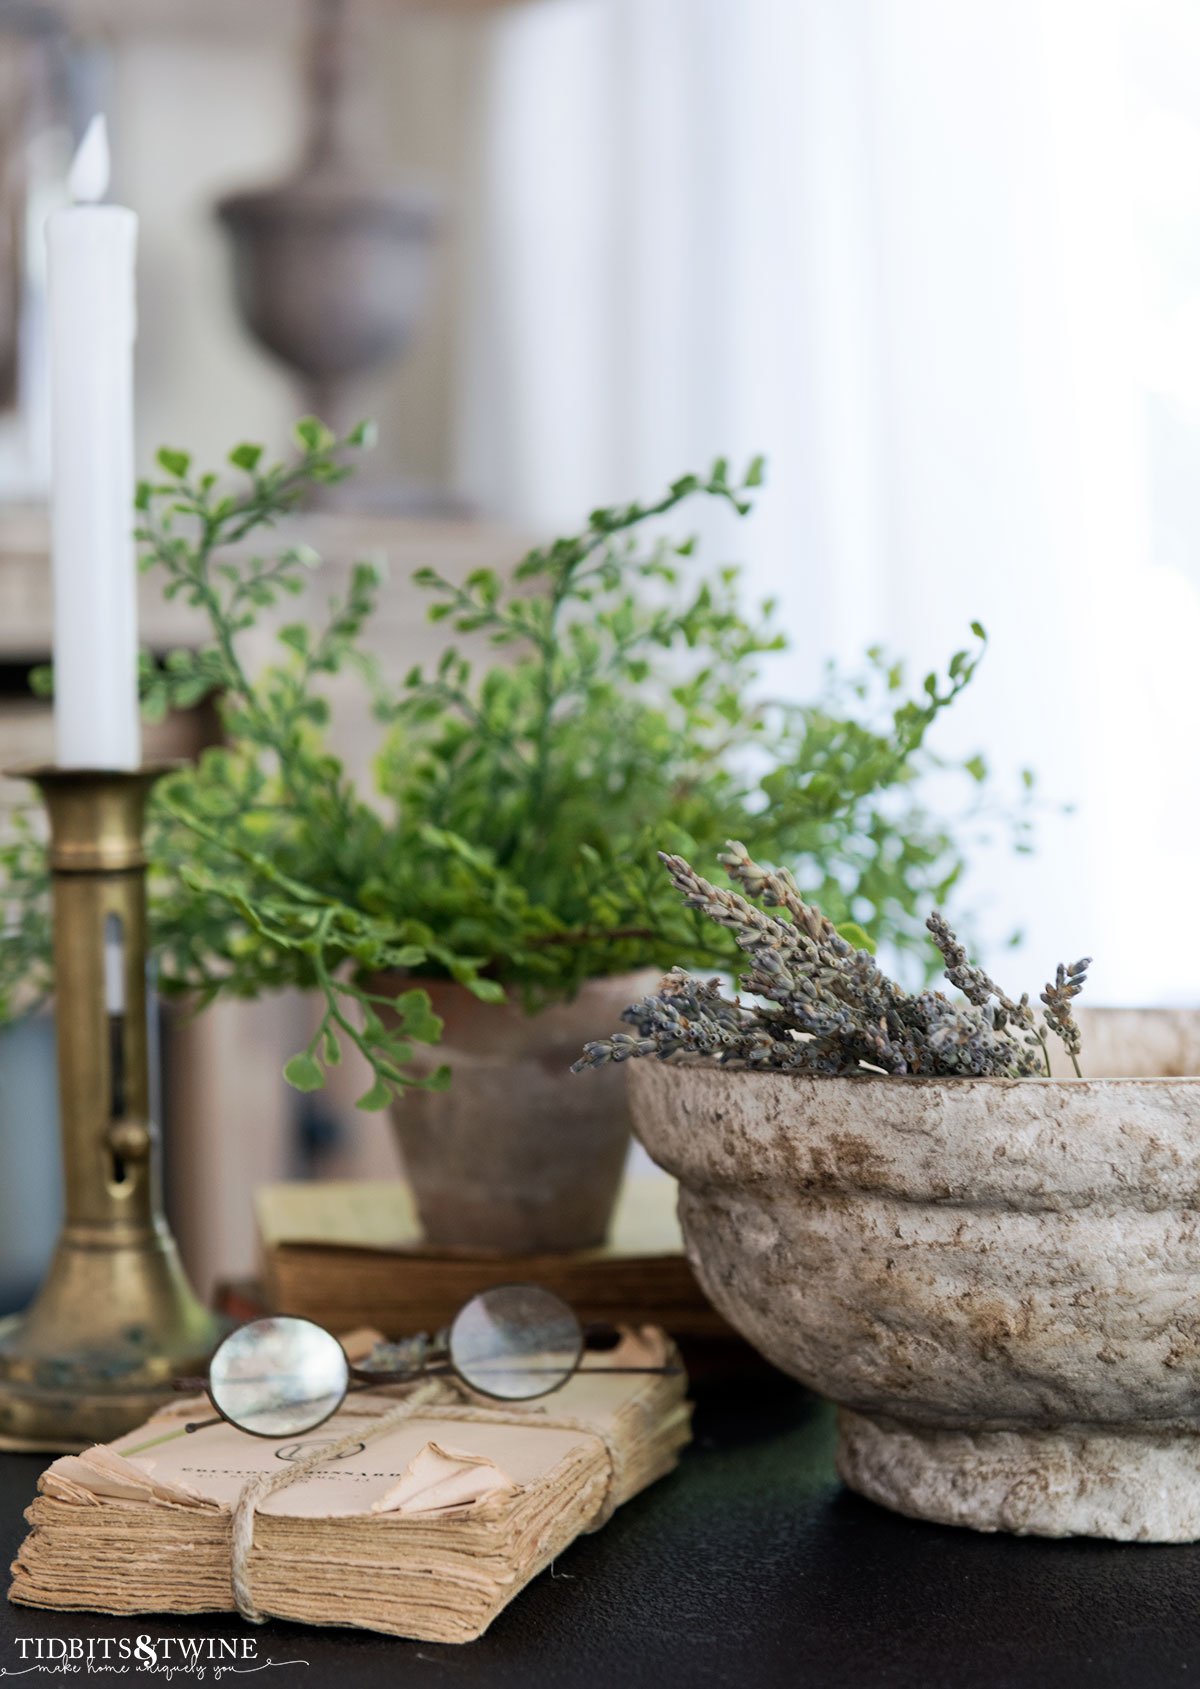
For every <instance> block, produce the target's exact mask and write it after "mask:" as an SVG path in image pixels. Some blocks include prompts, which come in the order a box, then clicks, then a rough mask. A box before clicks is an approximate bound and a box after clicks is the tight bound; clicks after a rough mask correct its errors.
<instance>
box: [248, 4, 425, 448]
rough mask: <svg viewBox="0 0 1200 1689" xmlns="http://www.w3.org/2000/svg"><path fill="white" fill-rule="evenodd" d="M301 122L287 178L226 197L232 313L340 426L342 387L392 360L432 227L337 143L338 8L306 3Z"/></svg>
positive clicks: (420, 294)
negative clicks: (298, 147)
mask: <svg viewBox="0 0 1200 1689" xmlns="http://www.w3.org/2000/svg"><path fill="white" fill-rule="evenodd" d="M311 4H312V30H311V35H310V40H309V46H308V80H309V121H308V135H307V139H306V142H305V146H304V151H303V154H302V156H301V159H300V162H299V164H298V165H297V167H296V169H295V171H294V172H293V173H292V174H291V175H289V176H288V177H286V178H285V179H284V180H283V181H282V182H279V183H277V184H276V185H275V186H273V187H266V188H260V189H252V190H249V191H246V192H238V193H233V194H229V195H227V196H226V197H225V198H223V199H222V200H220V201H219V202H218V206H217V214H218V216H219V217H220V219H221V221H222V222H223V223H224V225H225V227H226V228H227V229H228V231H229V235H230V239H231V241H232V243H233V262H234V285H235V289H236V294H237V301H238V306H239V308H240V310H241V313H242V316H243V317H244V318H245V321H246V322H247V324H248V325H249V327H250V328H251V330H252V331H253V333H254V334H255V335H256V336H257V338H258V339H259V340H260V341H261V342H262V344H263V345H264V346H266V347H267V348H268V349H269V350H270V351H271V352H273V353H274V354H275V355H276V356H277V357H279V358H281V359H282V360H283V362H284V363H286V364H287V365H288V366H289V367H290V368H291V369H292V370H294V371H295V372H296V373H297V375H298V376H299V377H300V379H301V381H302V382H303V384H304V386H305V389H306V400H307V404H308V408H309V409H310V410H311V411H312V413H313V414H314V415H317V416H320V417H321V418H322V419H323V420H324V421H326V422H328V423H329V424H330V425H331V426H332V427H335V428H340V427H344V426H346V425H347V424H348V423H349V422H350V421H351V420H354V419H352V418H351V417H350V416H349V414H348V411H347V402H348V389H349V387H350V385H351V384H352V382H353V381H354V380H355V379H356V378H357V377H359V376H362V375H365V374H367V373H368V372H369V371H371V370H374V369H377V368H378V367H379V366H380V365H382V364H384V363H385V362H387V361H388V360H389V359H391V358H394V357H396V356H397V355H398V354H399V353H400V352H401V351H403V349H404V347H405V346H406V344H407V343H408V341H409V339H410V338H411V336H412V333H413V331H414V329H415V328H416V326H417V324H418V322H419V320H420V317H421V313H422V309H423V305H424V301H425V296H426V293H427V289H428V283H429V272H430V259H431V254H432V248H433V242H434V238H435V234H436V229H437V209H436V200H435V197H434V196H433V195H432V194H431V193H430V191H429V190H428V189H426V188H421V187H417V186H387V185H384V184H382V183H381V182H380V179H379V170H378V169H377V168H372V167H371V165H370V163H369V161H367V160H364V159H363V158H361V157H360V156H359V154H358V150H357V149H356V148H355V147H353V146H352V145H351V144H350V143H349V141H348V140H347V138H346V116H347V112H348V98H347V88H348V83H349V62H348V61H349V53H350V38H349V30H348V23H347V16H346V5H345V0H311Z"/></svg>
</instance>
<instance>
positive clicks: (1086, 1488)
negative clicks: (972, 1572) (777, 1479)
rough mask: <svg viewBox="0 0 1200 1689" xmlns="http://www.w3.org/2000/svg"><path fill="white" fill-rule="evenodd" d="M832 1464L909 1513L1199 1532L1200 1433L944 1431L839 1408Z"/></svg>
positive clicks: (1190, 1537) (1087, 1529) (1009, 1524)
mask: <svg viewBox="0 0 1200 1689" xmlns="http://www.w3.org/2000/svg"><path fill="white" fill-rule="evenodd" d="M837 1464H838V1471H839V1473H840V1474H841V1476H842V1478H843V1479H844V1481H845V1482H846V1483H847V1484H848V1485H849V1486H850V1488H851V1489H853V1490H857V1491H858V1493H859V1494H860V1495H864V1496H867V1497H868V1498H869V1499H870V1500H871V1501H876V1502H879V1503H880V1504H881V1505H882V1506H884V1507H890V1508H893V1509H894V1510H895V1511H896V1512H898V1513H906V1514H908V1515H909V1516H910V1517H912V1518H916V1519H928V1520H931V1521H934V1522H935V1523H938V1524H943V1525H967V1526H970V1528H971V1529H972V1530H976V1531H1013V1532H1016V1533H1018V1534H1020V1535H1030V1536H1048V1537H1066V1536H1092V1537H1109V1538H1112V1539H1113V1540H1115V1541H1119V1542H1194V1541H1197V1540H1200V1435H1198V1434H1189V1433H1188V1432H1186V1431H1148V1430H1143V1429H1136V1430H1130V1431H1129V1432H1122V1431H1119V1430H1116V1429H1114V1428H1105V1429H1103V1430H1078V1431H1066V1430H1064V1431H1053V1430H1048V1431H971V1430H961V1431H951V1430H945V1429H939V1428H936V1427H931V1426H925V1425H914V1424H911V1423H905V1422H903V1421H901V1420H896V1419H888V1418H885V1417H883V1416H881V1415H880V1416H870V1417H869V1416H867V1415H866V1414H861V1413H855V1412H852V1411H850V1410H849V1409H847V1408H842V1409H841V1410H840V1411H839V1414H838V1454H837Z"/></svg>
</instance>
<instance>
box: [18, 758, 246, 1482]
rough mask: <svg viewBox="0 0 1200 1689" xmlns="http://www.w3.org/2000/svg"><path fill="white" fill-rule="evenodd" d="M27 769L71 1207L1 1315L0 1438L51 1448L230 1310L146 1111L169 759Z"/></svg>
mask: <svg viewBox="0 0 1200 1689" xmlns="http://www.w3.org/2000/svg"><path fill="white" fill-rule="evenodd" d="M26 772H27V777H28V778H31V779H33V780H35V781H36V782H37V784H38V786H39V787H40V788H41V791H42V794H43V796H44V798H45V800H46V804H47V807H48V809H49V811H50V835H51V838H50V867H51V875H52V882H53V892H54V969H55V997H56V1002H57V1027H58V1081H59V1102H60V1112H61V1116H62V1149H63V1174H64V1185H65V1193H66V1219H65V1222H64V1224H63V1229H62V1234H61V1236H60V1238H59V1242H58V1247H57V1249H56V1251H55V1254H54V1259H53V1261H52V1262H51V1265H50V1270H49V1273H48V1274H47V1277H46V1282H45V1284H44V1285H43V1286H42V1289H41V1291H40V1292H39V1294H38V1297H37V1299H36V1301H35V1302H34V1304H33V1306H32V1307H31V1308H30V1309H29V1310H28V1311H27V1312H26V1313H24V1314H21V1315H18V1316H16V1317H15V1318H10V1319H7V1320H4V1321H2V1322H0V1447H4V1448H26V1449H38V1450H48V1451H55V1452H58V1451H61V1450H63V1449H78V1448H85V1447H87V1446H88V1445H89V1444H91V1443H97V1442H109V1441H111V1439H112V1438H113V1437H117V1436H120V1435H121V1434H122V1432H125V1431H130V1430H132V1429H133V1428H134V1427H135V1426H137V1425H139V1424H141V1422H142V1421H143V1420H144V1419H146V1418H147V1417H148V1416H149V1414H150V1413H152V1412H153V1411H154V1409H155V1408H156V1407H158V1406H160V1405H161V1404H162V1403H163V1402H164V1401H165V1400H168V1399H169V1398H170V1396H171V1385H172V1380H173V1379H174V1378H176V1377H178V1376H179V1375H180V1374H181V1373H186V1374H194V1373H196V1372H198V1371H201V1370H203V1364H204V1361H205V1360H206V1358H207V1356H208V1355H209V1354H210V1353H211V1351H212V1349H213V1348H214V1347H215V1345H216V1344H217V1342H218V1341H219V1340H220V1337H221V1335H222V1332H223V1330H224V1328H225V1322H223V1321H220V1320H218V1319H217V1318H216V1317H215V1316H214V1315H213V1314H211V1313H209V1312H208V1311H207V1310H206V1309H205V1308H204V1307H203V1306H202V1304H201V1303H200V1301H199V1300H198V1298H197V1297H196V1295H195V1293H194V1292H193V1290H192V1289H191V1286H190V1285H189V1284H188V1282H187V1279H186V1277H185V1276H184V1272H183V1267H182V1266H181V1264H180V1261H179V1255H178V1251H177V1250H176V1247H175V1242H174V1239H173V1238H172V1236H171V1234H170V1232H169V1230H168V1228H167V1223H166V1220H165V1219H164V1218H163V1210H162V1189H161V1178H160V1174H159V1156H158V1131H157V1128H156V1126H155V1125H154V1124H153V1122H152V1120H151V1117H150V1107H149V1102H150V1098H149V1041H148V1027H147V1020H146V899H145V872H146V863H145V855H144V851H143V846H142V819H143V812H144V808H145V802H146V795H147V793H148V792H149V789H150V787H151V785H152V784H153V782H154V781H155V779H157V778H158V777H159V775H160V774H162V773H164V772H166V770H164V769H149V768H148V769H137V770H132V771H129V772H121V771H114V772H109V771H105V770H92V769H57V768H44V769H37V770H33V771H26ZM106 947H107V948H108V949H109V951H110V963H111V953H112V952H113V951H114V949H115V953H116V955H117V958H118V962H117V967H116V977H117V978H118V979H119V981H120V989H119V991H118V993H117V996H118V997H119V1003H118V1004H117V1005H115V1006H114V1003H113V1001H112V1000H111V999H112V995H113V992H112V974H113V969H112V967H111V966H109V967H108V968H107V969H106Z"/></svg>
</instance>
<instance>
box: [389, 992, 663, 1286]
mask: <svg viewBox="0 0 1200 1689" xmlns="http://www.w3.org/2000/svg"><path fill="white" fill-rule="evenodd" d="M657 978H658V975H657V974H654V973H647V974H641V973H634V974H617V975H613V976H612V977H611V978H609V979H595V980H589V981H588V982H587V983H586V984H585V985H584V986H583V987H582V988H581V989H580V991H579V992H578V994H577V995H576V996H575V997H574V998H573V999H572V1000H571V1001H570V1002H569V1003H556V1004H553V1005H552V1006H551V1007H549V1008H546V1009H543V1010H541V1011H540V1012H539V1013H538V1014H534V1015H527V1014H525V1012H524V1011H523V1010H522V1008H521V1007H520V1005H519V1003H517V1002H515V1001H514V1002H508V1003H504V1004H494V1003H481V1002H480V1001H479V999H478V998H477V997H473V996H472V995H471V994H470V992H468V991H467V990H465V989H464V988H463V987H462V986H460V985H455V984H453V983H452V982H450V981H446V980H414V981H409V982H407V983H408V984H414V985H420V986H421V987H422V989H424V990H426V991H428V993H429V995H430V998H431V999H432V1002H433V1008H434V1011H435V1013H437V1014H439V1015H441V1017H442V1019H443V1021H444V1022H445V1029H444V1031H443V1034H442V1041H441V1043H440V1044H439V1045H437V1046H436V1047H434V1048H432V1049H429V1050H425V1049H423V1048H422V1049H419V1050H418V1052H417V1054H418V1056H419V1058H420V1060H421V1061H423V1062H424V1063H425V1065H426V1067H427V1068H428V1069H432V1068H433V1067H436V1066H439V1065H440V1064H441V1063H442V1062H445V1063H447V1064H448V1065H449V1067H450V1069H451V1072H452V1074H453V1080H452V1083H451V1085H450V1089H449V1090H448V1091H440V1092H435V1091H407V1092H405V1094H404V1096H403V1097H402V1098H401V1099H400V1100H399V1101H398V1102H397V1103H396V1104H395V1105H394V1106H393V1109H392V1119H393V1122H394V1124H395V1128H396V1134H397V1137H398V1138H399V1142H400V1149H401V1153H402V1155H403V1157H404V1166H405V1171H406V1173H407V1175H408V1178H409V1181H410V1183H411V1184H412V1187H413V1194H414V1196H415V1198H416V1203H417V1209H418V1212H419V1214H420V1217H421V1224H422V1226H423V1227H424V1230H425V1235H426V1238H427V1239H428V1240H429V1241H430V1242H431V1243H438V1244H444V1245H448V1246H450V1247H453V1248H460V1249H491V1250H505V1251H507V1252H513V1253H534V1252H537V1251H541V1250H547V1251H554V1250H568V1249H586V1248H591V1247H593V1246H594V1245H597V1244H600V1243H603V1242H604V1239H605V1237H606V1236H607V1233H608V1226H609V1221H610V1220H611V1218H612V1211H613V1206H614V1204H615V1202H616V1198H617V1191H618V1188H619V1186H620V1183H621V1174H622V1171H623V1169H624V1166H625V1155H626V1151H627V1150H628V1147H629V1135H630V1116H629V1103H628V1098H627V1094H626V1093H627V1086H626V1075H625V1073H624V1071H623V1070H622V1069H620V1068H606V1069H604V1070H602V1071H600V1072H598V1073H596V1074H595V1075H588V1076H587V1078H586V1080H583V1079H580V1078H579V1077H578V1076H577V1075H574V1074H572V1073H571V1063H572V1062H573V1061H574V1060H575V1059H576V1057H577V1056H578V1055H579V1053H580V1051H581V1050H582V1048H583V1045H584V1044H585V1042H586V1041H587V1040H588V1039H589V1038H592V1037H594V1036H595V1032H596V1028H597V1027H598V1026H609V1025H612V1024H613V1023H614V1022H616V1021H617V1020H618V1019H619V1018H620V1014H621V1010H622V1009H624V1008H625V1006H626V1005H627V1004H628V1003H631V1002H632V1001H633V1000H634V998H636V997H640V996H643V995H644V994H645V993H646V992H647V991H649V990H652V989H653V987H654V984H655V982H656V980H657ZM593 1078H595V1079H598V1080H599V1081H600V1083H599V1084H597V1085H593V1084H592V1082H591V1081H592V1079H593Z"/></svg>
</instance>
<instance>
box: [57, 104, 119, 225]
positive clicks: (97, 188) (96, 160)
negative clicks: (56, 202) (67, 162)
mask: <svg viewBox="0 0 1200 1689" xmlns="http://www.w3.org/2000/svg"><path fill="white" fill-rule="evenodd" d="M108 171H109V161H108V125H107V123H106V122H105V120H104V114H103V112H97V113H96V115H95V117H93V118H92V121H91V122H90V123H89V124H88V126H87V128H86V129H85V130H84V134H83V139H82V141H80V143H79V150H78V152H77V153H76V154H75V157H74V159H73V161H72V164H71V170H70V174H69V175H68V176H67V187H68V188H69V190H70V194H71V198H72V199H73V200H74V201H75V202H76V204H85V205H88V204H93V203H94V202H95V201H96V200H98V199H103V198H104V195H105V194H106V193H107V191H108Z"/></svg>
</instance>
